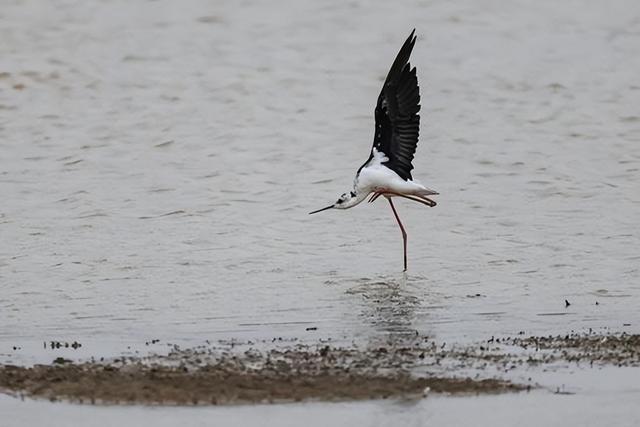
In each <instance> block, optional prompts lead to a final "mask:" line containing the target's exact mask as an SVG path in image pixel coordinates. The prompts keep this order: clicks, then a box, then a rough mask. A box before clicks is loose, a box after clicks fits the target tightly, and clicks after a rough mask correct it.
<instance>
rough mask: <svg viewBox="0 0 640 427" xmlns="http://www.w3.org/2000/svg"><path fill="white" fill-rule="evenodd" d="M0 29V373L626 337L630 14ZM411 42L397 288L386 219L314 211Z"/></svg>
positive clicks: (395, 12)
mask: <svg viewBox="0 0 640 427" xmlns="http://www.w3.org/2000/svg"><path fill="white" fill-rule="evenodd" d="M0 23H1V24H2V25H0V40H2V42H0V58H1V59H0V153H1V155H0V194H1V195H2V199H3V200H2V203H1V204H0V237H1V238H0V283H2V293H0V325H2V326H1V327H0V360H2V361H9V362H14V363H31V362H34V361H50V360H51V359H53V358H54V357H55V356H57V355H58V354H62V353H60V352H51V351H49V352H42V351H41V350H40V349H41V348H42V347H43V345H42V343H43V341H47V340H52V339H60V340H69V341H71V340H78V341H80V342H82V343H84V345H83V348H82V350H81V351H80V352H77V353H75V354H76V355H77V356H78V357H88V356H96V357H99V356H104V355H112V354H119V353H120V352H123V351H127V346H129V345H141V344H142V343H143V342H145V341H148V340H150V339H152V338H157V339H161V340H163V342H167V341H168V342H172V343H181V344H185V345H197V344H200V343H202V342H203V341H205V340H221V339H239V340H260V339H263V340H271V339H272V338H276V337H282V338H285V339H286V338H289V339H297V340H299V341H309V342H315V341H316V340H318V339H329V338H331V339H332V340H334V341H345V342H350V341H352V340H363V341H369V340H375V339H379V338H380V337H383V338H384V337H387V336H388V334H392V335H394V334H400V335H402V334H404V333H413V332H414V331H416V330H417V331H418V332H419V333H421V334H427V335H430V336H433V337H436V338H437V339H439V340H442V341H448V342H459V341H478V340H484V339H487V338H489V337H491V336H492V335H500V334H515V333H518V332H519V331H526V332H527V333H536V334H547V333H556V332H557V333H565V332H568V331H570V330H585V329H588V328H590V327H591V328H599V329H602V328H609V330H614V331H627V332H638V331H639V330H640V328H639V325H640V311H638V310H637V307H638V306H639V305H640V291H639V290H638V284H639V282H640V267H639V266H640V256H639V255H638V251H637V248H638V247H640V236H639V234H638V218H640V186H638V182H639V181H640V114H639V113H638V106H639V105H640V82H639V81H638V78H637V71H638V69H640V59H639V58H640V7H639V6H638V3H637V2H634V1H620V2H613V3H610V4H601V5H600V4H595V3H593V2H586V1H571V2H564V3H562V4H557V3H556V2H551V1H549V2H536V3H535V4H534V3H530V2H524V1H523V2H510V3H509V4H497V3H493V2H489V1H483V2H475V1H466V2H465V1H460V2H456V3H452V2H424V1H412V2H406V4H404V5H403V6H402V7H399V6H397V5H395V4H391V3H383V2H379V3H378V4H375V5H373V4H369V3H367V4H364V3H362V4H361V3H358V2H351V3H348V4H345V3H343V2H337V1H336V2H333V3H327V2H324V3H322V4H319V3H318V4H315V3H306V2H294V1H289V2H281V4H280V5H279V7H277V8H276V7H273V6H272V5H271V4H266V3H264V4H263V3H260V2H254V1H245V2H243V3H242V5H238V4H237V2H232V1H227V2H216V3H215V4H212V3H210V2H206V1H193V2H189V3H188V4H182V3H181V4H178V3H176V2H170V1H154V2H149V3H136V4H131V3H129V2H122V1H121V2H117V1H113V2H112V1H109V2H99V3H98V2H96V3H77V2H72V1H68V2H61V3H58V4H57V6H55V7H54V6H53V5H50V4H49V3H46V2H29V3H23V2H17V1H16V2H5V3H4V4H3V7H2V9H1V10H0ZM413 26H416V28H417V33H418V34H419V37H418V43H417V45H416V48H415V51H414V54H413V58H412V63H413V64H415V65H416V66H417V67H418V76H419V82H420V84H421V90H422V105H423V107H422V117H423V119H422V128H421V132H422V133H421V142H420V145H419V148H418V151H417V157H416V159H415V161H414V165H415V167H416V168H415V171H414V176H415V177H416V178H418V179H420V180H421V181H422V182H424V183H425V184H427V185H428V186H429V187H432V188H435V189H437V190H438V191H440V193H441V195H440V196H438V198H437V200H438V203H439V204H438V206H437V207H436V208H434V209H427V208H424V207H422V206H420V205H417V204H411V203H410V202H408V201H407V203H404V202H399V203H398V205H399V211H400V215H401V216H402V218H403V220H404V222H405V225H406V227H407V229H408V233H409V273H408V274H407V275H406V276H405V275H403V273H402V272H401V269H402V242H401V237H400V233H399V230H398V229H397V225H396V224H395V221H394V219H393V216H392V214H391V211H390V209H389V208H388V206H386V204H385V203H384V201H382V200H380V201H378V202H377V203H375V204H373V205H367V204H363V205H361V206H358V207H357V208H355V209H352V210H349V211H346V212H338V211H335V212H333V211H329V212H325V213H322V214H319V215H317V216H308V215H307V213H308V212H309V211H311V210H313V209H316V208H319V207H322V206H325V205H326V204H328V203H329V202H331V201H333V200H334V199H335V198H336V196H337V195H339V194H341V193H342V192H344V191H345V190H347V189H349V186H350V185H351V181H352V179H353V174H354V173H355V170H356V169H357V167H358V166H359V165H360V164H361V163H362V162H363V161H364V160H365V159H366V157H367V154H368V150H369V148H370V144H371V139H372V138H371V135H372V126H373V124H372V120H373V119H372V114H373V105H374V102H375V99H376V97H377V94H378V91H379V87H380V85H381V83H382V80H383V79H384V76H385V73H386V72H387V70H388V67H389V66H390V63H391V61H392V59H393V56H394V55H395V53H396V52H397V49H398V48H399V46H400V45H401V43H402V41H403V40H404V38H405V37H406V36H407V34H408V33H409V31H410V30H411V28H413ZM565 299H566V300H568V301H569V302H570V303H571V305H570V306H569V307H565ZM596 303H597V304H596ZM307 328H317V329H316V330H307ZM13 346H17V347H20V349H18V350H15V351H14V350H13ZM68 353H71V352H69V351H68ZM64 354H66V353H64ZM503 399H507V400H508V399H510V398H503ZM584 404H585V405H587V404H588V403H587V401H585V402H584ZM369 405H373V406H375V404H374V403H371V404H369ZM445 405H446V404H445Z"/></svg>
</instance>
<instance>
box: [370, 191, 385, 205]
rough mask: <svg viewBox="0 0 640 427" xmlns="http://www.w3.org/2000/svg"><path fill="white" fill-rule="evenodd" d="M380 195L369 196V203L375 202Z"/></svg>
mask: <svg viewBox="0 0 640 427" xmlns="http://www.w3.org/2000/svg"><path fill="white" fill-rule="evenodd" d="M381 195H382V193H373V195H372V196H371V198H370V199H369V203H373V202H375V201H376V199H377V198H378V197H380V196H381Z"/></svg>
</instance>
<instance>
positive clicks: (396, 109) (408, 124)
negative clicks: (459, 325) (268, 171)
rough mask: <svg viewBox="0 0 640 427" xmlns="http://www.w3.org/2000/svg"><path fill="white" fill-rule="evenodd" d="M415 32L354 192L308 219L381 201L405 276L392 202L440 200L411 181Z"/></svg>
mask: <svg viewBox="0 0 640 427" xmlns="http://www.w3.org/2000/svg"><path fill="white" fill-rule="evenodd" d="M415 32H416V30H415V29H414V30H413V31H412V32H411V34H410V35H409V37H408V38H407V39H406V41H405V42H404V44H403V45H402V47H401V48H400V51H399V52H398V55H397V56H396V59H395V60H394V61H393V64H392V65H391V68H390V69H389V73H388V74H387V78H386V79H385V81H384V84H383V85H382V90H381V91H380V95H379V96H378V101H377V103H376V107H375V112H374V116H375V131H374V137H373V146H372V147H371V152H370V153H369V158H368V159H367V160H366V161H365V162H364V163H363V164H362V166H360V168H359V169H358V171H357V172H356V176H355V178H354V180H353V188H352V189H351V190H350V191H347V192H345V193H343V194H342V195H341V196H340V197H339V198H338V200H337V201H336V202H335V203H333V204H331V205H329V206H327V207H325V208H322V209H318V210H315V211H313V212H309V214H310V215H312V214H316V213H318V212H322V211H326V210H329V209H341V210H343V209H350V208H352V207H354V206H357V205H358V204H360V203H361V202H362V201H364V200H365V199H366V198H367V197H369V196H370V197H369V203H373V202H374V201H376V200H377V199H378V197H380V196H384V197H385V198H386V199H387V200H388V202H389V205H390V206H391V210H392V211H393V215H394V216H395V218H396V221H397V222H398V226H399V227H400V231H401V233H402V241H403V249H404V270H403V271H405V272H406V271H407V232H406V230H405V228H404V226H403V225H402V221H401V220H400V217H399V216H398V212H397V211H396V208H395V206H394V204H393V200H392V198H394V197H403V198H405V199H409V200H412V201H414V202H418V203H421V204H423V205H425V206H428V207H434V206H436V202H435V201H434V200H433V199H431V198H430V197H428V196H435V195H437V194H439V193H438V192H437V191H435V190H432V189H430V188H427V187H425V186H424V185H422V184H421V183H420V182H419V181H417V180H414V179H413V176H412V175H411V171H412V170H413V165H412V163H411V162H412V161H413V158H414V155H415V152H416V146H417V145H418V136H419V132H420V115H419V114H418V113H419V111H420V88H419V86H418V78H417V75H416V68H415V67H413V68H411V64H410V63H409V57H410V56H411V52H412V51H413V46H414V45H415V43H416V39H417V36H416V35H415Z"/></svg>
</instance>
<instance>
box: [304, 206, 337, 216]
mask: <svg viewBox="0 0 640 427" xmlns="http://www.w3.org/2000/svg"><path fill="white" fill-rule="evenodd" d="M332 207H333V205H331V206H327V207H326V208H322V209H318V210H317V211H313V212H309V215H311V214H314V213H318V212H322V211H326V210H327V209H331V208H332Z"/></svg>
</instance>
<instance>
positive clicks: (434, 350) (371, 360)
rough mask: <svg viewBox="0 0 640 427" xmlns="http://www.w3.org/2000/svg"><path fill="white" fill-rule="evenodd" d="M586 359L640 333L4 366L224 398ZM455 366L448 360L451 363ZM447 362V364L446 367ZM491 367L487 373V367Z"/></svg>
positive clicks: (31, 376)
mask: <svg viewBox="0 0 640 427" xmlns="http://www.w3.org/2000/svg"><path fill="white" fill-rule="evenodd" d="M557 362H570V363H572V362H575V363H583V362H588V363H591V364H594V363H596V364H601V365H614V366H640V335H630V334H625V333H616V334H596V333H584V334H568V335H562V336H547V337H540V336H526V337H525V336H517V337H502V338H495V337H491V338H490V339H488V340H486V341H485V342H482V343H478V344H474V345H469V346H464V347H462V346H452V347H447V346H446V344H439V343H436V342H434V341H431V340H429V339H428V338H420V337H416V338H415V339H413V340H411V341H407V342H403V343H402V344H390V345H381V346H378V347H367V348H359V347H357V346H355V345H354V346H353V347H349V348H344V347H332V346H328V345H323V344H318V345H314V346H306V345H295V346H291V347H285V348H278V349H270V350H262V351H261V350H257V349H255V348H247V347H246V346H244V345H243V344H240V345H234V348H233V349H228V348H227V349H224V348H222V347H219V346H212V347H207V346H201V347H197V348H194V349H186V350H183V349H179V348H176V349H174V350H172V351H171V352H169V353H168V354H166V355H152V356H147V357H122V358H117V359H113V360H110V361H101V362H95V361H87V362H82V363H73V362H71V361H68V360H66V359H62V358H58V359H56V360H55V362H54V363H52V364H51V365H35V366H32V367H24V366H13V365H4V366H1V367H0V388H1V389H3V390H4V391H5V392H7V393H10V394H13V395H19V396H28V397H35V398H44V399H49V400H52V401H55V400H60V399H62V400H69V401H73V402H80V403H92V404H95V403H107V404H113V403H122V404H166V405H212V404H213V405H218V404H240V403H274V402H294V401H303V400H321V401H341V400H366V399H379V398H397V397H406V398H420V397H423V396H424V395H426V394H428V393H448V394H486V393H503V392H514V391H522V390H528V389H531V388H532V387H536V384H531V383H530V384H517V383H513V382H510V381H508V380H506V379H502V378H487V377H484V376H483V375H476V376H474V377H473V378H471V377H460V376H456V372H460V370H459V369H460V368H461V367H463V368H475V369H476V370H477V371H478V372H485V373H486V372H495V373H499V372H502V371H506V370H509V369H511V368H512V367H514V366H523V365H524V366H527V365H529V366H538V365H540V364H552V363H557ZM447 366H448V367H449V368H446V367H447ZM443 367H445V368H443ZM485 375H486V374H485Z"/></svg>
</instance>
